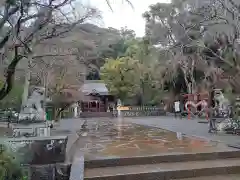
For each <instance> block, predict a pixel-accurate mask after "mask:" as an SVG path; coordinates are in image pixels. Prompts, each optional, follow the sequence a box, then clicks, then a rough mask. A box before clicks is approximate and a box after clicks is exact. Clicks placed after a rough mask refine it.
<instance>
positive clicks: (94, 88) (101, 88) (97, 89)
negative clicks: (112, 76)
mask: <svg viewBox="0 0 240 180" xmlns="http://www.w3.org/2000/svg"><path fill="white" fill-rule="evenodd" d="M80 90H81V91H82V92H83V93H84V94H85V95H91V94H99V95H102V96H106V95H109V92H108V89H107V87H106V84H105V83H103V82H96V81H94V82H91V81H86V82H85V83H84V84H83V86H82V87H81V89H80Z"/></svg>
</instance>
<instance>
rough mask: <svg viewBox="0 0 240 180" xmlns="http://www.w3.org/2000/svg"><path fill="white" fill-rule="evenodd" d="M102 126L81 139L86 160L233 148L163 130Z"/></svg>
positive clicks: (112, 125) (140, 126)
mask: <svg viewBox="0 0 240 180" xmlns="http://www.w3.org/2000/svg"><path fill="white" fill-rule="evenodd" d="M108 123H109V124H108V125H106V122H105V124H104V123H103V124H102V125H101V124H100V125H98V130H96V128H95V129H94V128H93V129H94V130H90V131H89V132H88V133H87V136H86V137H81V138H80V141H81V142H80V145H81V150H82V151H84V153H85V158H86V159H99V158H101V159H102V158H113V157H133V156H144V155H157V154H163V153H179V152H180V153H191V152H194V153H195V152H212V151H217V150H218V151H219V150H223V149H229V148H227V147H226V146H225V145H224V144H222V143H218V142H213V141H206V140H204V139H200V138H190V137H186V136H184V135H183V134H181V133H180V132H178V133H174V132H171V131H167V130H164V129H159V128H151V127H146V126H142V125H135V124H122V125H120V126H119V125H117V124H114V123H113V122H108Z"/></svg>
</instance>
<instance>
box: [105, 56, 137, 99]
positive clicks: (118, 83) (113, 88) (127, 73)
mask: <svg viewBox="0 0 240 180" xmlns="http://www.w3.org/2000/svg"><path fill="white" fill-rule="evenodd" d="M135 63H136V62H135V61H134V60H133V59H131V58H130V57H122V58H117V59H107V60H106V63H105V64H104V66H103V67H102V68H101V79H102V80H104V82H105V83H106V85H107V87H108V89H109V91H110V93H112V94H113V95H116V96H117V97H119V98H120V99H122V100H125V99H126V98H128V97H132V96H134V95H135V89H136V85H135V74H134V69H135Z"/></svg>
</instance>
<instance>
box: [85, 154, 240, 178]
mask: <svg viewBox="0 0 240 180" xmlns="http://www.w3.org/2000/svg"><path fill="white" fill-rule="evenodd" d="M239 172H240V158H232V159H222V160H219V159H218V160H206V161H188V162H174V163H159V164H146V165H133V166H117V167H106V168H93V169H87V168H86V169H85V178H84V179H85V180H123V179H124V180H139V179H141V180H158V179H159V180H160V179H164V180H171V179H181V178H192V177H201V176H212V175H223V174H236V173H239Z"/></svg>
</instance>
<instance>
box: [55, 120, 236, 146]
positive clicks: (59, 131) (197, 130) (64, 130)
mask: <svg viewBox="0 0 240 180" xmlns="http://www.w3.org/2000/svg"><path fill="white" fill-rule="evenodd" d="M85 120H87V121H88V122H92V121H99V122H101V121H104V120H111V121H117V120H118V119H117V118H106V117H100V118H89V119H86V118H77V119H63V120H61V121H60V123H59V124H58V125H57V127H55V128H54V130H52V134H53V135H73V134H75V133H76V131H78V130H79V129H80V127H81V125H82V124H83V122H84V121H85ZM198 120H199V119H192V120H188V119H186V118H185V119H184V118H183V119H179V118H177V119H176V118H174V117H172V116H158V117H149V116H148V117H124V118H123V121H125V122H130V123H136V124H141V125H146V126H152V127H158V128H162V129H167V130H170V131H174V132H181V133H184V134H186V135H189V136H198V137H203V138H206V139H210V140H214V141H222V142H224V143H228V144H232V143H240V136H236V135H228V134H225V133H217V134H209V133H208V124H204V123H198ZM69 140H70V141H71V138H70V139H69Z"/></svg>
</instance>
